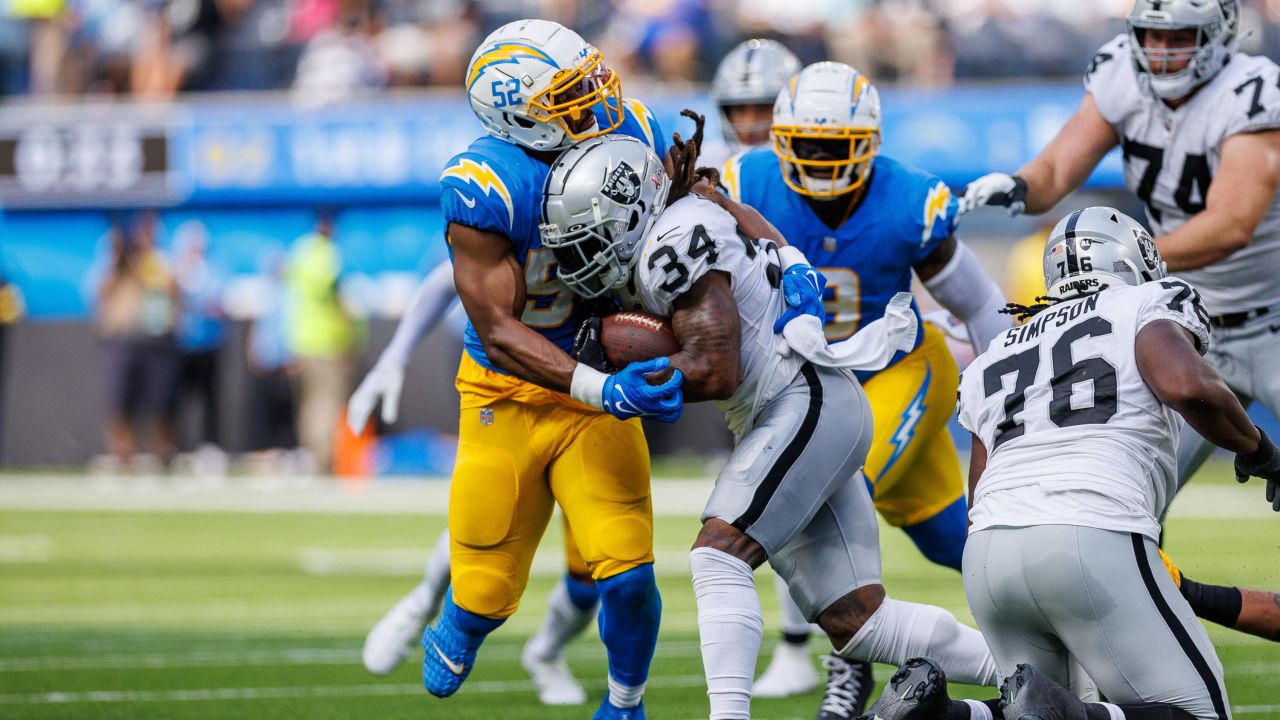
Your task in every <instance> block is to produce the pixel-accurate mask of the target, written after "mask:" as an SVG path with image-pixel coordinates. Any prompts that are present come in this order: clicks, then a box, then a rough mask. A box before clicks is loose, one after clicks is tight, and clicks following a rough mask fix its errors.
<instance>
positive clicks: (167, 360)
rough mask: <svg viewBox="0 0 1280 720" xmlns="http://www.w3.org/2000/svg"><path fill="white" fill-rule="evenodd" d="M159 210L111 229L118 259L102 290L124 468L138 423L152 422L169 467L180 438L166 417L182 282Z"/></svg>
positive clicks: (113, 443)
mask: <svg viewBox="0 0 1280 720" xmlns="http://www.w3.org/2000/svg"><path fill="white" fill-rule="evenodd" d="M155 224H156V219H155V215H154V214H152V213H143V214H141V215H139V216H138V217H137V218H135V219H134V221H133V222H132V223H131V224H130V226H129V228H128V229H127V230H122V229H121V228H120V227H119V226H118V225H117V226H114V227H112V229H111V258H110V265H109V267H108V268H107V269H106V273H105V276H104V278H103V280H102V283H101V285H100V286H99V287H98V291H97V306H96V308H95V320H96V322H97V326H98V332H99V335H100V336H101V338H102V343H103V356H104V361H105V363H104V365H105V370H106V377H105V385H106V388H107V428H106V441H107V449H108V450H109V451H110V452H111V454H112V455H113V456H114V457H115V459H116V461H117V462H118V463H119V467H120V468H121V469H128V468H129V467H131V466H132V464H133V459H134V454H135V452H136V450H137V445H138V444H137V442H136V440H135V436H134V427H133V426H134V423H135V422H139V421H144V422H149V423H150V430H151V438H152V442H151V447H152V451H153V452H154V453H155V456H156V458H157V459H158V460H159V461H160V462H161V463H162V464H163V465H164V466H166V467H167V466H168V464H169V462H170V461H171V460H172V459H173V455H174V450H175V445H174V434H173V426H172V425H171V424H170V423H168V422H166V420H167V418H166V415H167V410H168V408H169V403H170V398H171V396H172V394H173V390H174V380H175V378H176V375H177V370H178V357H177V349H176V347H175V345H174V328H175V327H176V324H177V315H178V304H179V299H178V287H177V284H176V283H175V282H174V281H173V276H172V274H171V273H170V271H169V268H168V266H167V265H166V264H165V262H164V259H163V258H162V257H161V256H160V253H159V252H157V251H156V249H155Z"/></svg>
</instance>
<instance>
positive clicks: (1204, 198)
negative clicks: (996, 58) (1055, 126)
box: [960, 0, 1280, 486]
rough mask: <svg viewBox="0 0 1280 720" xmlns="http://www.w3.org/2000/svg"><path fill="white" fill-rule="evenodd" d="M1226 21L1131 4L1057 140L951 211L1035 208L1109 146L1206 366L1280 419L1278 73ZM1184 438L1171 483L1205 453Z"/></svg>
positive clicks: (1071, 186)
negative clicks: (1202, 346) (1187, 296)
mask: <svg viewBox="0 0 1280 720" xmlns="http://www.w3.org/2000/svg"><path fill="white" fill-rule="evenodd" d="M1238 21H1239V10H1238V7H1237V0H1137V1H1136V2H1135V4H1134V6H1133V10H1132V12H1131V13H1130V14H1129V32H1128V33H1126V34H1123V35H1120V36H1118V37H1116V38H1115V39H1113V40H1112V41H1111V42H1109V43H1107V44H1106V45H1104V46H1103V47H1102V48H1101V49H1100V50H1099V51H1098V53H1097V54H1096V55H1095V56H1094V57H1093V60H1092V62H1090V63H1089V67H1088V70H1087V72H1086V73H1085V77H1084V85H1085V91H1086V92H1085V96H1084V99H1083V101H1082V102H1081V103H1080V107H1079V109H1078V110H1077V111H1076V113H1075V115H1074V116H1073V117H1072V118H1071V119H1070V120H1068V121H1067V124H1066V125H1065V126H1063V128H1062V129H1061V130H1060V131H1059V132H1058V135H1057V137H1055V138H1054V139H1053V141H1052V142H1050V143H1049V145H1048V146H1047V147H1046V148H1045V149H1044V150H1043V151H1042V152H1041V153H1040V154H1039V155H1038V156H1037V157H1036V158H1035V159H1033V160H1032V161H1031V162H1029V163H1027V164H1026V165H1025V166H1023V167H1022V169H1021V170H1019V171H1018V172H1017V174H1015V175H1004V174H1000V173H995V174H991V175H986V176H984V177H982V178H979V179H978V180H976V181H974V182H973V183H972V184H970V185H969V188H968V189H967V191H966V192H965V196H964V199H963V200H962V201H961V205H960V209H961V211H962V212H964V211H968V210H972V209H973V208H975V207H977V206H979V205H1004V206H1007V207H1009V209H1010V211H1011V212H1013V213H1018V212H1023V211H1025V212H1030V213H1041V212H1045V211H1047V210H1049V209H1050V208H1052V207H1053V206H1054V205H1055V204H1056V203H1057V202H1058V201H1060V200H1061V199H1062V198H1063V197H1065V196H1066V195H1067V194H1068V193H1069V192H1071V191H1073V190H1075V189H1076V188H1078V187H1080V185H1081V184H1082V183H1083V182H1084V181H1085V179H1086V178H1087V177H1088V176H1089V174H1090V173H1091V172H1092V171H1093V169H1094V167H1095V166H1096V165H1097V164H1098V162H1099V161H1101V160H1102V157H1103V156H1104V155H1105V154H1106V153H1107V152H1108V151H1110V150H1111V149H1112V148H1114V147H1116V146H1117V145H1118V146H1120V147H1121V148H1122V149H1123V151H1124V174H1125V186H1126V187H1128V188H1129V189H1130V190H1132V191H1133V192H1134V193H1135V194H1136V195H1137V196H1138V197H1139V198H1140V199H1141V200H1142V202H1143V203H1145V204H1146V207H1147V218H1148V220H1149V224H1150V226H1151V228H1152V230H1153V232H1154V235H1155V242H1156V246H1157V247H1158V248H1159V249H1160V254H1161V256H1162V257H1164V260H1165V262H1167V263H1168V264H1169V268H1170V270H1171V271H1174V272H1177V273H1178V274H1179V275H1180V276H1181V277H1183V278H1185V279H1186V280H1187V281H1188V282H1190V283H1192V284H1194V285H1195V287H1196V288H1197V289H1198V290H1199V291H1200V293H1201V295H1202V296H1203V297H1204V304H1205V308H1206V309H1207V310H1208V311H1209V315H1210V324H1211V325H1212V326H1213V327H1214V348H1213V350H1211V351H1210V353H1209V355H1208V356H1207V358H1208V360H1209V363H1210V364H1211V365H1213V366H1214V367H1215V368H1216V369H1217V370H1218V371H1219V372H1221V373H1222V375H1223V377H1224V379H1225V380H1226V382H1227V385H1228V386H1230V387H1231V389H1232V390H1233V391H1235V393H1236V394H1237V395H1238V396H1240V398H1241V399H1242V401H1244V402H1245V404H1246V405H1247V404H1248V403H1250V402H1252V401H1253V400H1259V401H1261V402H1262V403H1263V404H1264V405H1266V406H1267V407H1268V408H1269V409H1270V410H1271V411H1272V412H1273V413H1276V414H1277V415H1280V373H1277V372H1274V369H1273V368H1271V367H1270V366H1269V363H1270V362H1271V358H1274V357H1275V356H1276V355H1277V353H1280V281H1277V278H1280V198H1278V197H1277V195H1276V191H1277V188H1280V67H1277V65H1276V63H1274V62H1272V61H1271V60H1270V59H1269V58H1265V57H1257V56H1252V55H1246V54H1244V53H1242V52H1239V51H1238V50H1237V49H1236V46H1237V29H1238V28H1237V24H1238ZM1187 432H1188V437H1187V438H1184V439H1183V442H1182V443H1181V444H1180V445H1179V451H1178V455H1179V457H1178V474H1179V484H1180V486H1181V484H1184V483H1185V482H1186V480H1187V478H1189V477H1190V476H1191V474H1192V473H1194V472H1195V470H1196V469H1197V468H1198V467H1199V466H1200V464H1201V463H1203V462H1204V460H1205V458H1207V457H1208V454H1209V453H1210V452H1211V451H1212V447H1211V446H1210V445H1209V444H1208V443H1206V442H1204V441H1202V440H1200V439H1199V438H1196V437H1194V435H1193V434H1192V433H1191V431H1187Z"/></svg>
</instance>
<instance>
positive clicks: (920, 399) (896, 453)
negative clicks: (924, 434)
mask: <svg viewBox="0 0 1280 720" xmlns="http://www.w3.org/2000/svg"><path fill="white" fill-rule="evenodd" d="M932 379H933V368H932V367H928V368H926V369H925V373H924V382H923V383H921V384H920V389H919V390H918V391H916V395H915V397H913V398H911V402H910V403H908V404H907V409H906V410H903V411H902V415H901V416H900V417H901V419H902V422H901V423H899V424H898V429H897V430H895V431H894V433H893V435H892V436H891V437H890V438H889V442H890V443H892V444H893V454H892V455H890V456H889V460H888V462H886V463H885V464H884V468H883V469H882V470H880V477H884V476H885V475H886V474H887V473H888V472H889V468H891V467H893V464H894V463H895V462H897V461H898V458H900V457H902V453H903V452H905V451H906V449H907V445H909V444H911V438H912V437H914V436H915V434H916V427H917V426H918V425H919V424H920V420H921V418H923V417H924V413H925V411H926V410H928V409H929V406H928V405H925V404H924V399H925V396H926V395H928V394H929V381H930V380H932Z"/></svg>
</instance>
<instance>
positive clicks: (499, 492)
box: [449, 355, 653, 618]
mask: <svg viewBox="0 0 1280 720" xmlns="http://www.w3.org/2000/svg"><path fill="white" fill-rule="evenodd" d="M457 388H458V392H459V394H460V395H461V418H460V421H459V430H458V459H457V463H456V465H455V467H454V471H453V485H452V487H451V489H450V496H449V528H450V533H451V537H452V542H451V544H450V561H451V564H452V565H451V567H452V580H453V598H454V601H455V602H456V603H457V604H458V606H459V607H461V608H463V609H465V610H468V611H470V612H473V613H475V614H477V615H482V616H485V617H490V618H503V617H508V616H510V615H511V614H512V613H514V612H515V611H516V608H517V607H518V606H519V604H520V596H521V595H522V594H523V593H524V589H525V586H526V585H527V584H528V581H529V566H530V564H531V563H532V562H533V555H534V551H535V550H536V549H537V547H538V543H539V541H540V540H541V539H542V534H543V532H545V530H546V528H547V523H548V522H549V521H550V518H551V512H552V509H553V507H554V506H555V505H556V504H559V505H560V508H561V510H562V511H563V512H564V516H565V519H566V521H567V523H568V526H569V528H570V530H571V532H572V534H573V538H574V540H575V541H576V542H574V541H570V544H571V545H576V546H577V548H578V550H579V551H580V552H581V555H582V559H583V560H584V561H585V564H586V567H587V568H588V569H589V570H590V574H591V577H593V578H594V579H596V580H600V579H603V578H607V577H612V576H614V575H617V574H619V573H622V572H625V571H627V570H630V569H632V568H634V567H637V566H639V565H643V564H646V563H652V562H653V506H652V503H651V501H650V496H649V452H648V448H647V447H646V445H645V441H644V433H643V431H642V430H641V427H640V422H639V420H630V421H627V422H621V421H619V420H617V419H616V418H614V417H612V416H610V415H607V414H605V413H602V412H600V411H598V410H594V409H591V408H588V407H586V406H584V405H581V404H579V403H577V402H574V401H573V400H572V399H570V398H569V397H568V396H566V395H563V394H560V393H555V392H552V391H550V390H545V389H543V388H540V387H537V386H535V385H532V384H531V383H526V382H523V381H521V380H518V379H516V378H513V377H511V376H508V375H503V374H501V373H496V372H492V371H489V370H486V369H484V368H482V367H481V366H480V365H478V364H476V363H475V361H473V360H472V359H471V358H470V357H469V356H466V355H464V356H463V359H462V363H461V365H460V366H459V368H458V380H457Z"/></svg>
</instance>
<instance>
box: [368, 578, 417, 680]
mask: <svg viewBox="0 0 1280 720" xmlns="http://www.w3.org/2000/svg"><path fill="white" fill-rule="evenodd" d="M429 611H430V608H423V607H422V602H421V600H420V599H419V598H418V597H417V595H416V588H415V592H411V593H409V594H408V595H406V596H405V597H403V598H401V599H400V602H397V603H396V604H395V605H394V606H392V608H391V609H390V610H389V611H387V614H386V615H383V616H382V619H381V620H379V621H378V624H377V625H374V626H373V629H372V630H370V631H369V634H368V635H367V636H366V637H365V639H364V649H363V650H362V651H361V653H360V657H361V659H363V660H364V669H365V670H368V671H369V672H371V673H373V674H374V675H387V674H389V673H390V672H391V671H392V670H395V669H396V668H397V667H399V666H400V663H402V662H404V659H405V658H406V657H408V656H409V653H410V652H412V651H413V650H415V649H416V648H417V646H418V640H419V639H420V638H421V637H422V630H423V628H425V627H426V626H427V620H428V619H429V618H430V616H431V615H434V614H435V613H433V612H429Z"/></svg>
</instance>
